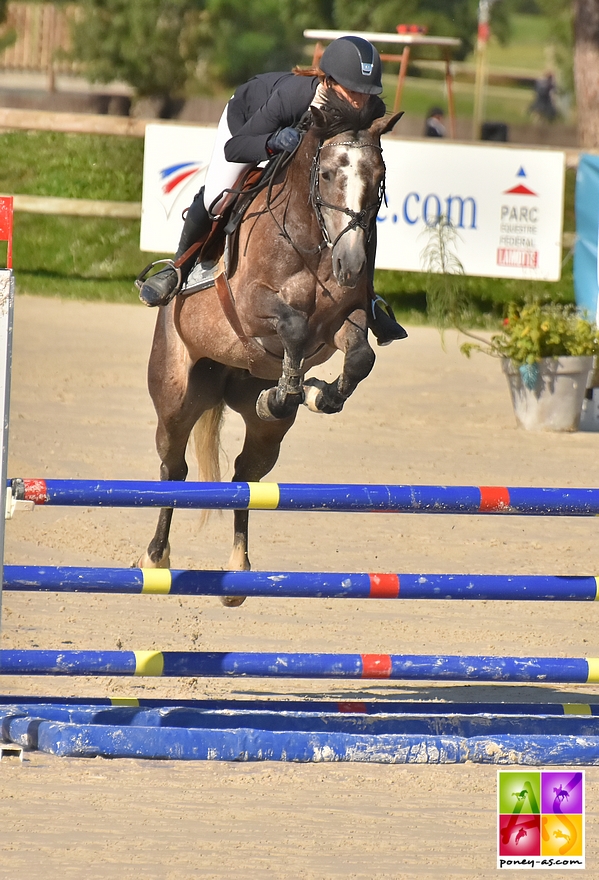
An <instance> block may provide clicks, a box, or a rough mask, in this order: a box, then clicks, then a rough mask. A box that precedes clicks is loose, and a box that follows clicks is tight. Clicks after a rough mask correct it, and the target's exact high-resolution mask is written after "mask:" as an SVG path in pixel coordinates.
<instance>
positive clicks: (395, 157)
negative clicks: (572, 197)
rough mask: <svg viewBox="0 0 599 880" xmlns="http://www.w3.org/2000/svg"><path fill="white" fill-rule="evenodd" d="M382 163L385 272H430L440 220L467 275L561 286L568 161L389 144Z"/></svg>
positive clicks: (534, 153) (494, 150)
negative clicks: (449, 229)
mask: <svg viewBox="0 0 599 880" xmlns="http://www.w3.org/2000/svg"><path fill="white" fill-rule="evenodd" d="M383 156H384V159H385V165H386V166H387V205H386V206H385V204H383V205H382V206H381V210H380V212H379V217H378V220H379V223H378V248H377V260H376V264H377V267H378V268H379V269H407V270H411V271H414V272H417V271H424V270H425V269H426V264H425V262H424V258H423V250H424V249H425V247H426V246H427V244H428V243H429V241H430V238H431V231H430V226H431V224H434V223H435V221H436V220H437V218H438V217H439V216H440V215H441V216H443V217H445V218H448V219H449V220H450V221H451V223H452V225H453V228H454V230H455V233H456V234H455V238H454V254H455V256H457V258H458V259H459V261H460V262H461V264H462V266H463V267H464V272H465V273H466V275H481V276H489V277H495V278H530V279H543V280H546V281H557V280H558V279H559V277H560V274H561V261H562V224H563V206H564V177H565V153H563V152H559V151H554V150H529V149H518V148H513V147H491V146H489V147H487V146H479V145H477V146H474V145H473V146H464V145H461V144H451V143H447V142H446V141H435V142H428V141H426V142H423V141H393V140H391V139H389V138H387V139H383Z"/></svg>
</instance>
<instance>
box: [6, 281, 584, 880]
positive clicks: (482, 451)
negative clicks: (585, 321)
mask: <svg viewBox="0 0 599 880" xmlns="http://www.w3.org/2000/svg"><path fill="white" fill-rule="evenodd" d="M17 286H18V279H17ZM153 323H154V314H153V313H152V312H151V310H146V309H143V308H142V307H141V306H140V307H137V306H124V305H103V304H86V303H72V302H60V301H57V300H49V299H48V300H45V299H36V298H32V297H27V296H19V295H17V302H16V314H15V331H14V367H13V384H12V403H11V422H10V450H9V476H11V477H54V478H58V477H65V478H69V477H71V478H74V477H80V478H90V479H91V478H98V479H110V478H114V479H154V478H157V477H158V460H157V456H156V453H155V450H154V415H153V410H152V406H151V402H150V400H149V398H148V395H147V392H146V388H145V369H146V362H147V357H148V352H149V348H150V343H151V336H152V328H153ZM377 355H378V356H377V363H376V366H375V369H374V371H373V373H372V375H371V376H370V377H369V378H368V379H367V380H366V381H365V382H364V383H363V385H362V386H361V387H360V388H358V390H357V392H356V393H355V395H354V397H353V398H351V399H350V400H349V402H348V403H347V404H346V409H345V411H344V412H343V413H342V414H340V415H337V416H318V415H314V414H312V413H309V412H308V411H307V410H302V412H300V414H299V418H298V421H297V424H296V426H295V427H294V429H293V431H292V432H291V433H290V434H289V435H288V437H287V440H286V443H285V445H284V448H283V451H282V455H281V458H280V461H279V463H278V464H277V466H276V468H275V470H274V471H273V472H272V475H271V477H270V479H274V480H279V481H288V482H363V483H424V484H462V485H507V486H510V485H512V486H517V485H532V486H548V487H550V486H556V487H558V486H564V487H568V486H596V485H598V484H599V477H598V468H599V465H598V463H597V462H598V459H597V447H598V444H599V434H594V433H586V432H578V433H575V434H561V435H560V434H533V433H527V432H524V431H521V430H518V429H517V428H516V426H515V422H514V417H513V414H512V410H511V404H510V401H509V395H508V389H507V385H506V383H505V379H504V377H503V375H502V374H501V370H500V367H499V364H498V363H497V362H496V361H493V360H492V359H490V358H486V357H484V356H482V355H479V356H478V357H475V358H474V359H473V360H470V361H469V360H467V359H466V358H465V357H463V356H462V355H461V354H460V352H459V348H458V345H457V340H456V337H455V335H453V334H449V333H448V334H447V335H446V337H445V339H444V344H442V341H441V339H440V337H439V334H438V333H437V332H436V331H434V330H431V329H428V328H416V327H415V328H412V329H411V330H410V336H409V339H408V340H406V341H405V342H401V343H396V344H394V345H392V346H390V347H388V348H385V349H378V351H377ZM327 371H328V367H327V368H320V369H319V370H318V371H317V374H318V375H320V376H325V375H326V374H327ZM240 438H241V427H240V424H239V422H238V421H237V420H236V417H234V416H231V417H230V418H229V419H228V421H227V423H226V427H225V431H224V447H225V452H226V456H227V460H226V461H225V477H227V476H228V477H230V472H231V471H230V464H228V463H227V462H231V461H232V460H233V458H234V456H235V454H236V451H237V449H238V448H239V442H240ZM192 475H194V474H193V471H192ZM155 516H156V514H155V512H154V511H151V510H135V511H134V510H117V509H114V510H99V509H71V510H69V509H67V508H62V509H61V508H59V507H55V508H48V509H37V510H36V511H35V512H34V513H19V514H18V515H17V516H16V517H15V518H14V519H13V520H11V521H9V522H8V523H7V533H6V553H5V558H6V561H7V562H8V563H19V564H28V563H30V564H49V565H57V564H64V565H99V566H105V565H106V566H128V565H130V564H132V563H133V562H134V561H135V560H136V559H137V558H138V556H139V554H140V552H141V551H142V550H143V549H144V548H145V546H146V545H147V543H148V541H149V539H150V537H151V535H152V533H153V527H154V522H155ZM231 525H232V515H231V514H230V513H225V514H223V515H215V516H213V517H212V519H211V521H210V522H209V524H208V526H207V528H206V529H205V530H204V531H203V532H202V533H200V532H199V514H198V513H196V512H178V513H176V514H175V520H174V527H173V532H172V536H171V537H172V541H171V543H172V564H173V567H175V568H201V567H205V568H221V567H224V566H225V565H226V561H227V558H228V555H229V550H230V541H231ZM251 555H252V561H253V566H254V568H256V569H280V570H289V571H293V570H314V571H319V570H320V571H327V570H328V571H350V572H351V571H389V572H455V573H459V572H462V573H493V572H495V573H503V574H518V573H535V574H593V573H594V572H596V571H597V555H598V551H597V538H596V526H594V525H593V521H592V520H589V519H583V518H580V519H576V518H545V519H543V518H538V517H486V518H485V517H474V516H434V515H382V514H379V515H376V516H374V515H372V514H330V513H288V512H287V513H286V512H280V513H272V512H256V513H255V514H253V515H252V525H251ZM598 616H599V607H598V606H597V605H596V603H595V604H591V605H580V604H578V603H542V604H537V603H510V602H494V603H491V602H466V601H460V602H448V601H439V602H424V601H422V602H421V601H415V602H407V601H406V602H385V601H371V602H357V601H350V600H287V599H271V600H269V599H252V600H248V601H247V602H246V603H245V604H244V605H243V606H242V607H241V608H237V609H231V608H224V607H223V606H222V605H221V604H220V602H219V601H218V600H217V599H211V598H187V597H182V598H177V597H169V596H131V597H126V596H120V597H119V596H117V597H113V598H111V597H107V596H101V595H98V596H84V595H68V594H63V595H61V596H57V595H53V594H35V593H30V594H27V593H20V594H19V593H8V592H6V593H5V594H4V597H3V617H2V646H3V647H5V648H9V647H15V648H16V647H22V648H29V647H40V648H56V649H59V648H61V647H74V648H82V649H83V648H89V649H116V648H117V647H122V648H124V649H127V650H130V649H136V650H144V649H159V650H194V649H196V650H219V651H228V650H237V651H243V650H248V651H255V650H263V651H271V650H272V651H275V650H284V651H334V652H364V653H383V652H388V653H424V654H426V653H435V652H439V653H455V654H505V655H535V654H537V655H544V656H564V657H565V656H571V657H584V656H591V657H593V656H595V657H596V656H599V645H598V644H597V636H596V629H595V626H596V624H597V619H598ZM591 630H592V631H593V632H595V636H594V637H593V638H591ZM2 690H3V692H4V693H6V694H31V695H33V694H40V695H41V694H44V695H73V696H99V697H100V696H107V695H109V696H116V695H123V696H137V697H142V696H146V697H156V696H159V697H165V698H167V697H168V698H183V697H185V698H193V697H197V698H200V697H204V696H208V697H210V696H218V695H230V696H233V697H238V698H240V699H241V698H245V699H249V698H251V697H253V696H256V695H258V696H261V697H281V698H296V699H297V698H301V697H303V696H305V695H312V696H321V695H322V696H323V697H324V698H329V699H348V698H352V699H360V700H366V701H368V700H370V699H372V698H373V697H375V696H377V695H382V696H384V697H385V698H386V699H452V700H474V701H475V700H481V699H486V700H491V701H500V700H526V701H529V700H530V701H532V700H536V701H549V702H560V701H564V702H576V701H580V702H588V701H591V702H594V701H596V700H598V699H599V696H598V695H597V688H596V687H587V686H578V687H575V686H572V687H556V686H549V685H547V686H544V687H543V686H537V687H520V686H510V685H502V686H501V685H497V686H494V687H484V686H475V685H470V686H467V685H457V686H454V687H449V686H442V685H439V686H436V685H434V684H431V683H426V682H422V683H420V682H412V683H407V684H404V683H402V682H390V683H382V684H381V683H379V682H372V683H370V682H366V683H365V682H349V681H348V682H338V681H337V682H336V681H314V682H308V681H294V680H287V681H286V680H273V679H270V680H267V679H247V680H243V679H231V680H204V679H191V680H190V679H185V680H183V679H182V680H175V679H134V680H132V679H124V678H97V679H91V678H88V679H69V678H57V677H56V678H52V677H45V678H28V679H27V678H25V679H23V678H21V679H17V678H14V677H11V678H4V679H3V681H2ZM496 777H497V769H496V768H495V767H493V766H481V765H472V764H467V765H459V766H447V765H446V766H433V765H410V766H399V765H398V766H387V765H374V764H372V765H365V764H309V765H299V764H297V765H294V764H275V763H255V764H226V763H202V762H193V763H183V762H181V763H179V762H153V761H142V760H114V761H110V760H105V759H99V758H98V759H88V760H84V759H60V758H54V757H52V756H47V755H43V754H40V753H29V754H28V755H27V760H26V761H25V762H23V763H20V762H19V761H18V760H16V759H14V758H4V759H3V760H2V761H1V763H0V792H1V796H0V878H2V880H4V878H10V880H13V878H17V877H19V878H22V877H25V878H29V877H44V878H45V880H58V878H61V880H70V878H75V880H79V878H86V880H87V878H93V880H95V878H98V880H116V878H119V880H129V878H131V880H138V878H142V877H143V878H148V880H154V878H155V880H170V878H177V880H186V878H196V877H198V878H199V877H201V878H225V877H226V878H266V877H268V878H285V880H287V878H288V880H291V878H306V880H312V878H314V880H324V878H326V880H328V878H369V880H371V878H372V880H376V878H391V877H392V878H412V877H418V878H421V877H423V878H424V877H429V878H433V877H435V878H438V877H459V878H462V877H464V878H466V877H467V878H488V877H492V876H495V870H496V869H495V859H496ZM586 782H587V800H586V805H587V811H586V834H587V876H589V877H599V858H598V854H599V809H598V808H599V768H588V769H587V771H586ZM553 876H555V874H554V875H553Z"/></svg>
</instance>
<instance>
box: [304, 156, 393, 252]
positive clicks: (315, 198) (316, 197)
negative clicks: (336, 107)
mask: <svg viewBox="0 0 599 880" xmlns="http://www.w3.org/2000/svg"><path fill="white" fill-rule="evenodd" d="M327 147H352V148H354V149H364V148H366V147H371V148H372V149H375V150H378V151H379V153H381V154H382V152H383V150H382V147H381V146H380V145H379V144H368V143H366V144H359V143H356V142H355V141H331V142H329V143H320V144H319V145H318V149H317V151H316V153H315V155H314V159H313V160H312V167H311V169H310V202H311V204H312V207H313V208H314V212H315V214H316V218H317V220H318V225H319V227H320V231H321V234H322V237H323V244H324V246H325V247H329V248H331V249H332V248H334V247H335V245H336V244H337V242H338V241H339V239H340V238H341V237H342V236H343V235H345V233H346V232H349V231H350V230H352V229H357V228H360V229H363V230H364V232H366V233H368V231H369V228H370V224H371V220H372V215H373V213H374V215H375V216H376V214H377V213H378V210H379V208H380V206H381V202H382V200H383V198H384V195H385V178H384V176H383V179H382V180H381V182H380V184H379V191H378V196H377V200H376V201H375V202H373V203H372V204H371V205H367V206H366V207H365V208H362V210H361V211H354V210H352V208H346V207H343V206H342V205H332V204H331V203H330V202H325V200H324V199H323V198H322V195H321V194H320V185H319V178H320V154H321V152H322V150H324V149H326V148H327ZM322 208H326V209H327V210H331V211H341V212H342V213H343V214H346V215H347V216H348V217H349V218H350V220H349V223H348V224H347V226H344V228H343V229H342V230H341V232H340V233H339V235H338V236H337V237H336V238H335V240H334V241H332V240H331V237H330V235H329V232H328V229H327V227H326V224H325V222H324V217H323V216H322Z"/></svg>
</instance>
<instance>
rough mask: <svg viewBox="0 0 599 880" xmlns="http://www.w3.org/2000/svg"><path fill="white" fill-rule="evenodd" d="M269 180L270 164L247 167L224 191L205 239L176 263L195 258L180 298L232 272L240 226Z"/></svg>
mask: <svg viewBox="0 0 599 880" xmlns="http://www.w3.org/2000/svg"><path fill="white" fill-rule="evenodd" d="M271 164H272V163H271ZM271 177H272V172H271V165H270V164H269V165H267V166H266V167H265V168H250V169H249V170H248V171H245V172H244V173H243V174H241V175H240V177H239V178H238V180H237V181H236V183H235V186H234V187H233V188H232V189H230V190H228V191H227V195H226V197H225V199H224V202H223V205H222V207H221V210H220V214H219V215H218V217H217V218H216V219H215V220H214V221H213V223H212V228H211V229H210V232H209V233H208V235H207V236H206V238H205V239H203V240H200V241H198V242H195V244H193V245H192V246H191V247H190V248H188V250H186V251H185V253H184V254H182V255H181V256H180V257H179V258H178V259H177V260H176V261H175V264H174V265H175V268H177V267H178V266H181V265H183V263H185V262H186V261H187V260H188V259H189V258H190V257H191V256H193V255H194V254H196V255H197V259H196V264H195V266H194V268H193V269H192V270H191V272H190V273H189V277H188V279H187V283H186V284H185V286H184V287H183V288H182V289H181V291H180V293H181V294H182V295H184V296H187V295H190V294H192V293H197V292H198V291H200V290H206V289H207V288H209V287H213V286H215V284H216V281H217V278H219V277H220V276H221V275H222V274H227V275H229V274H231V273H232V272H233V271H234V267H235V263H236V258H237V253H238V249H237V232H238V229H239V225H240V223H241V221H242V219H243V217H244V215H245V212H246V211H247V209H248V207H249V205H250V204H251V202H252V200H253V199H254V198H255V196H256V195H257V194H258V193H259V192H260V191H261V190H263V189H264V188H265V187H266V186H267V185H268V181H269V180H270V178H271Z"/></svg>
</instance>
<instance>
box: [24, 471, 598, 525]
mask: <svg viewBox="0 0 599 880" xmlns="http://www.w3.org/2000/svg"><path fill="white" fill-rule="evenodd" d="M10 488H11V495H12V498H13V500H14V502H15V503H18V502H28V503H30V504H33V505H52V506H55V505H60V506H67V507H173V508H187V509H205V510H213V509H225V510H226V509H229V510H278V511H280V510H310V511H339V512H347V513H366V512H378V513H431V514H432V513H440V514H448V513H456V514H488V513H489V514H517V515H531V516H598V515H599V489H544V488H520V487H508V486H409V485H368V484H354V483H347V484H344V483H340V484H309V483H308V484H301V483H244V482H235V483H198V482H195V483H194V482H190V483H185V482H174V481H164V482H159V481H145V482H144V481H133V480H113V481H110V480H42V479H22V478H15V479H13V480H11V481H10Z"/></svg>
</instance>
